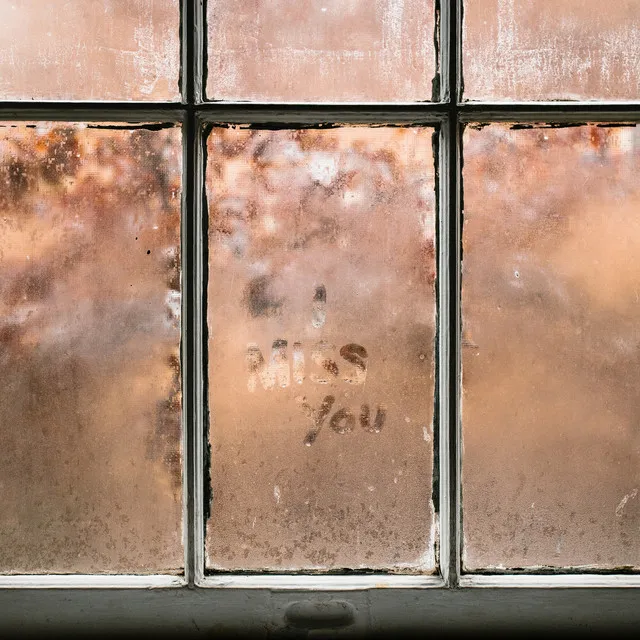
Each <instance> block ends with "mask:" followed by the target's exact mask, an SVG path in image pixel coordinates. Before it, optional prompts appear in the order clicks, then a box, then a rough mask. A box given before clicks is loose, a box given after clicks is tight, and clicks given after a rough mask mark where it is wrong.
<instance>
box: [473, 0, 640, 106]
mask: <svg viewBox="0 0 640 640" xmlns="http://www.w3.org/2000/svg"><path fill="white" fill-rule="evenodd" d="M639 59H640V2H638V0H616V1H615V2H604V1H603V0H466V1H465V3H464V26H463V64H464V92H465V98H466V99H467V100H489V101H509V100H582V99H593V100H640V73H638V60H639Z"/></svg>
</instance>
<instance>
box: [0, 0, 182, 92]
mask: <svg viewBox="0 0 640 640" xmlns="http://www.w3.org/2000/svg"><path fill="white" fill-rule="evenodd" d="M179 25H180V5H179V0H0V100H24V99H31V100H177V99H179V97H180V92H179V86H178V78H179V74H180V34H179Z"/></svg>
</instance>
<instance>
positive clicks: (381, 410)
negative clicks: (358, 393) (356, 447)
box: [360, 404, 387, 433]
mask: <svg viewBox="0 0 640 640" xmlns="http://www.w3.org/2000/svg"><path fill="white" fill-rule="evenodd" d="M386 419H387V410H386V408H385V406H384V405H379V406H378V409H377V411H376V417H375V419H374V421H373V424H371V410H370V409H369V405H368V404H363V405H362V406H361V407H360V426H361V427H362V428H363V429H364V430H365V431H368V432H369V433H380V431H382V427H383V426H384V423H385V420H386Z"/></svg>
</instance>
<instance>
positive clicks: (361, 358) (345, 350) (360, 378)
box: [340, 342, 368, 384]
mask: <svg viewBox="0 0 640 640" xmlns="http://www.w3.org/2000/svg"><path fill="white" fill-rule="evenodd" d="M340 355H341V356H342V358H343V359H344V360H346V361H347V362H349V363H351V364H352V365H353V367H352V370H351V371H348V370H347V371H346V372H344V373H343V375H342V379H343V380H344V381H345V382H349V383H351V384H364V383H365V380H366V379H367V363H366V359H367V357H368V354H367V350H366V349H365V348H364V347H363V346H362V345H359V344H355V343H353V342H352V343H350V344H345V345H344V347H342V348H341V349H340Z"/></svg>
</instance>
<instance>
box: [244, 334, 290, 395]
mask: <svg viewBox="0 0 640 640" xmlns="http://www.w3.org/2000/svg"><path fill="white" fill-rule="evenodd" d="M287 344H288V343H287V341H286V340H281V339H277V340H274V341H273V345H272V346H271V356H270V359H269V365H268V366H267V364H266V363H265V360H264V357H263V355H262V351H260V348H259V347H258V345H257V344H255V343H254V342H250V343H249V344H248V345H247V355H246V362H247V369H248V371H249V379H248V381H247V388H248V389H249V391H252V392H253V391H255V390H256V389H257V387H258V380H260V383H261V384H262V388H263V389H265V390H269V389H273V388H274V387H275V386H276V385H277V386H278V387H288V386H289V383H290V373H289V360H288V358H287Z"/></svg>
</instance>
